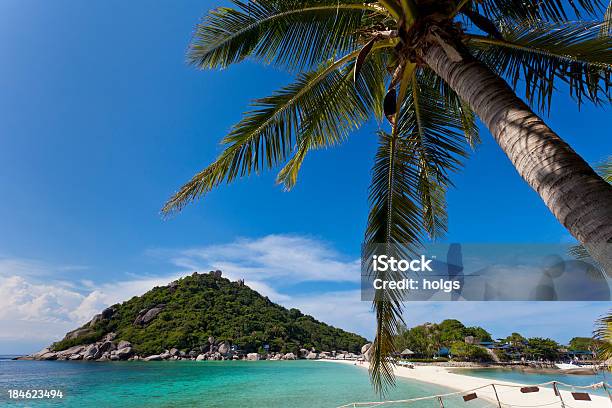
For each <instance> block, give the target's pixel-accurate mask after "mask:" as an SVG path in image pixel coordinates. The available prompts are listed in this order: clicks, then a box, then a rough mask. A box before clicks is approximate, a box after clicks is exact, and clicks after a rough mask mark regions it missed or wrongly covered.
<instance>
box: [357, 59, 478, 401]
mask: <svg viewBox="0 0 612 408" xmlns="http://www.w3.org/2000/svg"><path fill="white" fill-rule="evenodd" d="M407 72H409V76H408V77H407V79H409V82H407V83H406V82H404V81H402V86H403V87H406V88H407V89H406V90H405V91H404V90H400V94H402V95H404V97H403V102H402V103H401V106H400V110H399V113H398V116H397V121H396V125H395V126H394V129H393V133H392V134H388V133H385V132H380V133H379V148H378V151H377V154H376V157H375V162H374V167H373V170H372V183H371V186H370V214H369V218H368V227H367V231H366V243H367V245H366V248H378V246H375V244H387V248H388V251H394V252H397V251H399V252H403V253H404V254H411V253H412V254H415V253H417V252H418V249H419V248H420V247H421V245H422V243H423V242H425V240H426V239H430V238H432V239H435V238H439V237H440V236H442V235H443V234H444V233H445V231H446V221H447V216H446V190H447V188H448V187H449V186H450V185H451V182H450V178H449V176H450V173H452V172H454V171H456V170H457V169H458V168H459V167H460V165H461V159H462V158H463V157H465V156H466V155H467V149H468V146H469V140H473V138H470V137H466V136H465V134H464V133H463V131H464V129H468V130H467V133H468V134H473V132H475V127H476V126H475V124H474V123H473V117H472V119H471V121H470V120H466V119H465V116H466V115H465V112H464V111H461V108H457V106H459V105H461V102H457V101H456V100H454V99H453V96H450V95H449V96H448V97H445V96H443V95H442V94H441V93H440V89H441V88H440V86H441V85H440V81H441V80H440V79H439V78H437V77H436V76H435V74H433V73H432V72H429V71H426V70H423V69H419V70H410V71H407ZM450 101H452V102H450ZM466 123H467V125H466ZM369 255H371V254H369V253H366V254H365V255H364V256H365V257H366V258H369ZM396 275H397V276H396ZM374 278H380V279H383V280H389V279H390V280H397V279H401V278H402V276H401V273H398V272H391V271H384V272H380V271H378V272H377V273H376V275H375V276H374ZM401 295H402V294H401V291H384V290H379V291H376V292H375V296H374V302H373V306H374V310H375V312H376V319H377V332H376V337H375V339H374V343H373V345H372V347H373V353H372V363H371V366H370V373H371V378H372V382H373V384H374V386H375V388H376V389H377V390H378V391H384V390H385V389H386V388H387V387H388V386H390V385H391V384H393V381H394V377H393V363H392V362H391V361H390V360H389V357H390V356H391V355H392V353H393V352H394V351H396V350H395V348H394V347H395V345H394V341H393V339H394V337H395V335H396V334H397V331H398V330H399V327H401V324H402V322H403V321H402V298H401Z"/></svg>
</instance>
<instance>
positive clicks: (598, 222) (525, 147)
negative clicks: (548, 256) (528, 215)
mask: <svg viewBox="0 0 612 408" xmlns="http://www.w3.org/2000/svg"><path fill="white" fill-rule="evenodd" d="M423 59H424V60H425V62H426V63H427V64H428V65H429V67H430V68H431V69H433V70H434V71H435V72H436V73H437V74H438V75H440V76H441V77H442V78H443V79H444V80H445V81H446V82H447V83H448V84H449V86H450V87H451V88H452V89H454V90H455V92H456V93H457V94H458V95H459V96H461V98H462V99H463V100H464V101H465V102H467V103H468V104H469V105H470V106H471V107H472V109H473V110H474V112H476V114H477V115H478V116H479V117H480V119H481V120H482V121H483V123H484V124H485V125H486V126H487V128H489V131H490V132H491V134H492V135H493V137H494V138H495V140H496V141H497V143H498V144H499V146H500V147H501V148H502V150H503V151H504V153H506V155H507V156H508V158H509V159H510V161H511V162H512V164H513V165H514V167H515V168H516V170H517V171H518V172H519V174H520V175H521V177H522V178H523V179H524V180H525V181H526V182H527V183H528V184H529V185H530V186H531V187H532V188H533V189H534V190H535V191H536V192H537V193H538V194H539V195H540V197H541V198H542V200H543V201H544V203H545V204H546V206H547V207H548V208H549V209H550V211H551V212H552V213H553V215H554V216H555V217H556V218H557V219H558V220H559V222H560V223H561V224H563V226H565V228H567V229H568V231H569V232H570V233H571V234H572V235H573V236H574V237H575V238H576V239H577V240H579V241H580V242H581V243H582V244H583V245H584V246H585V247H586V248H587V250H589V253H590V254H591V256H592V257H593V258H594V259H595V260H596V261H597V262H598V263H599V264H600V265H601V266H602V267H603V268H604V269H605V270H606V271H607V272H608V274H610V273H612V186H611V185H610V184H608V183H606V182H605V181H604V180H603V179H602V178H601V177H599V176H598V175H597V173H595V171H594V170H593V169H592V168H591V167H590V166H589V165H588V164H587V163H586V162H585V161H584V160H583V159H582V158H581V157H580V156H579V155H578V154H576V152H575V151H574V150H572V148H571V147H570V146H569V145H568V144H567V143H565V142H564V141H563V140H562V139H561V138H560V137H559V136H558V135H557V134H556V133H555V132H554V131H553V130H552V129H551V128H549V127H548V126H547V125H546V123H544V121H543V120H542V119H541V118H539V117H538V116H537V115H536V114H535V113H534V112H533V111H532V110H531V109H530V108H529V106H527V104H526V103H525V102H523V101H522V100H521V99H520V98H519V97H518V96H516V94H515V93H514V91H513V90H512V89H511V88H510V87H509V86H508V84H507V83H506V82H505V81H504V80H503V79H502V78H500V77H499V76H497V75H496V74H495V73H494V72H492V71H491V70H490V69H488V68H487V67H486V66H485V65H483V64H482V63H480V62H479V61H476V60H475V59H474V58H472V57H471V56H469V55H468V56H463V57H462V60H461V61H458V62H457V58H453V59H451V58H450V57H449V55H447V53H446V52H445V51H444V49H443V48H442V47H441V46H439V45H437V44H434V45H432V46H430V47H429V48H428V49H426V50H424V53H423ZM585 136H586V135H585ZM526 233H527V234H528V231H527V232H526Z"/></svg>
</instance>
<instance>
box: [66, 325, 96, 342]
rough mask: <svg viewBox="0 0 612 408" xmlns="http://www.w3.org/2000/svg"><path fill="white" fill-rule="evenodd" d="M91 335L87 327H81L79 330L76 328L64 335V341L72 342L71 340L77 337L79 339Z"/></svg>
mask: <svg viewBox="0 0 612 408" xmlns="http://www.w3.org/2000/svg"><path fill="white" fill-rule="evenodd" d="M92 333H93V331H92V330H91V329H90V328H89V327H81V328H78V329H76V330H73V331H71V332H68V333H66V336H64V340H73V339H76V338H77V337H81V336H84V335H86V334H92Z"/></svg>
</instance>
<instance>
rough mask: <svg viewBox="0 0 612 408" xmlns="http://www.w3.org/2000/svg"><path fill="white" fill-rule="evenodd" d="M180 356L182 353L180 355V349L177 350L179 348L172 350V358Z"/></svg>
mask: <svg viewBox="0 0 612 408" xmlns="http://www.w3.org/2000/svg"><path fill="white" fill-rule="evenodd" d="M180 354H181V353H180V351H179V349H177V348H171V349H170V355H171V356H179V355H180Z"/></svg>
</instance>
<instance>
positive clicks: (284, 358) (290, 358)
mask: <svg viewBox="0 0 612 408" xmlns="http://www.w3.org/2000/svg"><path fill="white" fill-rule="evenodd" d="M295 359H296V358H295V354H293V353H287V354H285V355H284V356H283V360H295Z"/></svg>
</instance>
